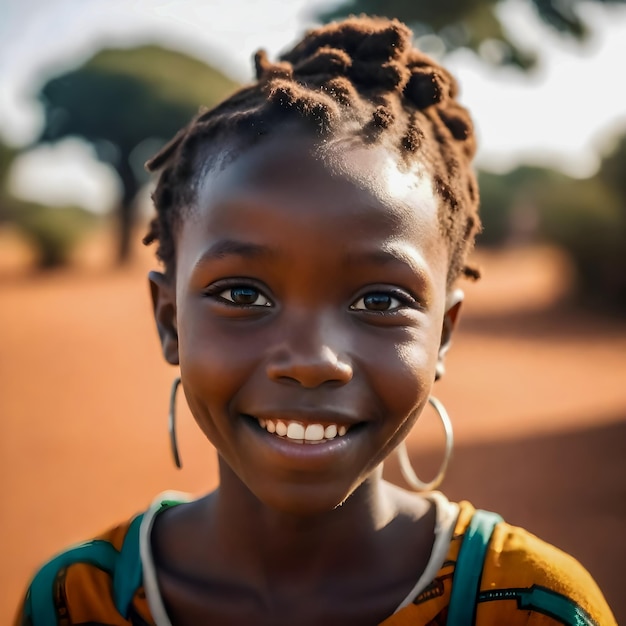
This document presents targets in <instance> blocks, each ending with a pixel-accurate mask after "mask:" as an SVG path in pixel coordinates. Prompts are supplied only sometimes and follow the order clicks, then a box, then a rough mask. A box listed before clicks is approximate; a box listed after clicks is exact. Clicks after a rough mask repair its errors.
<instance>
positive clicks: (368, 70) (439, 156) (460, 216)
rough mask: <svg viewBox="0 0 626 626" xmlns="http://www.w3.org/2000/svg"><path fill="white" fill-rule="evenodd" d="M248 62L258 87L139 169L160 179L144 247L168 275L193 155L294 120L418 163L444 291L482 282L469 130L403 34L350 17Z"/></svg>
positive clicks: (447, 78) (389, 24) (450, 90)
mask: <svg viewBox="0 0 626 626" xmlns="http://www.w3.org/2000/svg"><path fill="white" fill-rule="evenodd" d="M254 62H255V67H256V82H254V83H252V84H251V85H248V86H246V87H243V88H242V89H240V90H239V91H236V92H235V93H234V94H233V95H231V96H230V97H228V98H226V99H225V100H224V101H222V102H221V103H220V104H218V105H217V106H215V107H214V108H213V109H210V110H201V111H200V112H199V114H198V115H197V116H196V117H195V118H194V119H193V120H192V121H191V122H190V123H189V124H188V125H187V126H185V127H184V128H182V129H181V130H180V131H179V132H178V133H177V134H176V136H175V137H174V138H173V139H172V140H171V141H170V142H169V143H168V144H167V145H166V146H165V147H164V148H162V149H161V150H160V152H158V153H157V154H156V155H155V156H154V157H153V158H152V159H151V160H150V161H148V163H147V164H146V167H147V168H148V170H149V171H152V172H154V171H157V170H160V176H159V178H158V182H157V186H156V189H155V191H154V193H153V201H154V205H155V208H156V216H155V217H154V219H153V220H152V221H151V223H150V227H149V231H148V233H147V235H146V236H145V238H144V240H143V241H144V243H145V244H150V243H152V242H158V249H157V256H158V257H159V259H160V260H161V261H162V262H163V264H164V265H165V270H166V273H170V272H172V271H173V270H174V265H175V255H176V250H175V231H176V228H177V226H178V223H179V220H180V219H181V214H182V211H183V208H184V207H188V206H191V205H193V203H194V201H195V199H196V198H195V194H196V190H197V185H196V184H195V183H196V182H197V178H198V174H199V172H198V154H199V151H200V150H201V149H204V148H206V146H210V145H211V144H217V142H218V141H222V140H223V139H224V138H229V137H231V136H236V137H241V138H242V139H244V140H245V141H248V142H249V143H250V144H252V143H254V142H258V141H261V140H262V139H263V138H264V137H267V136H268V135H271V134H272V133H276V130H277V128H280V126H281V123H285V122H288V121H292V120H297V121H298V123H302V124H304V125H306V126H307V127H308V128H309V129H310V130H311V131H312V132H313V133H314V134H315V135H317V136H318V137H319V138H320V139H328V138H332V137H337V136H341V135H342V134H343V135H345V134H346V133H348V132H349V133H352V134H353V135H355V134H356V135H357V136H359V137H360V138H361V140H362V141H363V143H364V144H376V143H380V142H382V141H383V140H384V141H385V143H386V145H392V146H394V147H395V149H396V150H397V153H398V157H399V158H401V159H403V160H404V161H405V162H407V163H408V164H410V163H412V162H421V163H424V164H425V165H426V166H427V167H428V168H429V171H430V173H431V175H432V177H433V181H434V186H435V193H436V194H437V196H438V197H439V199H440V206H439V223H440V227H441V231H442V233H443V235H444V237H445V239H446V242H447V244H448V247H449V255H450V257H449V258H450V262H449V266H448V275H447V282H448V286H450V285H452V283H454V281H455V280H456V279H457V278H458V277H459V276H460V275H465V276H467V277H470V278H473V279H477V278H478V277H479V272H478V271H477V270H476V269H475V268H473V267H470V266H469V265H468V264H467V257H468V255H469V253H470V251H471V249H472V248H473V245H474V239H475V236H476V234H477V232H478V231H479V230H480V218H479V216H478V187H477V183H476V177H475V174H474V171H473V168H472V165H471V161H472V159H473V156H474V154H475V151H476V142H475V136H474V131H473V125H472V121H471V118H470V116H469V114H468V112H467V110H466V109H465V108H464V107H463V106H461V105H460V104H459V102H458V101H457V96H458V87H457V83H456V81H455V80H454V78H453V77H452V76H451V75H450V74H449V72H448V71H447V70H445V69H444V68H443V67H442V66H441V65H439V64H438V63H436V62H435V61H434V60H433V59H431V58H430V57H428V56H427V55H426V54H424V53H423V52H421V51H420V50H418V49H417V48H415V47H414V46H413V43H412V33H411V31H410V30H409V28H408V27H407V26H405V25H404V24H402V23H401V22H399V21H397V20H388V19H382V18H373V17H366V16H361V17H351V18H349V19H346V20H344V21H341V22H336V23H331V24H328V25H326V26H322V27H320V28H316V29H313V30H310V31H309V32H307V33H306V34H305V36H304V37H303V38H302V40H301V41H300V42H299V43H297V44H296V45H295V46H294V47H293V48H292V49H291V50H289V51H288V52H286V53H284V54H283V55H282V56H281V57H280V59H279V61H278V62H277V63H272V62H270V61H269V60H268V58H267V55H266V53H265V52H264V51H262V50H261V51H259V52H257V53H256V55H255V58H254ZM244 145H245V144H244ZM205 153H206V150H205Z"/></svg>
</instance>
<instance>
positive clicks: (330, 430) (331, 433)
mask: <svg viewBox="0 0 626 626" xmlns="http://www.w3.org/2000/svg"><path fill="white" fill-rule="evenodd" d="M336 436H337V427H336V426H335V425H334V424H331V425H330V426H326V429H325V430H324V439H334V438H335V437H336Z"/></svg>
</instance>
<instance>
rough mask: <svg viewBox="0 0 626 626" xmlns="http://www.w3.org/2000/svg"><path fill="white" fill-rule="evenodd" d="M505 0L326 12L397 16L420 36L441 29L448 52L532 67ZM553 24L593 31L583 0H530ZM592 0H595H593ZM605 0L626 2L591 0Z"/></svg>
mask: <svg viewBox="0 0 626 626" xmlns="http://www.w3.org/2000/svg"><path fill="white" fill-rule="evenodd" d="M504 1H505V0H438V1H436V2H416V1H415V0H344V2H343V3H342V4H340V5H339V6H338V7H336V8H334V9H332V10H329V11H326V12H324V13H322V14H321V15H320V16H319V17H320V18H321V19H322V20H323V21H331V20H334V19H340V18H344V17H346V16H348V15H351V14H359V13H367V14H369V15H380V16H385V17H397V18H398V19H400V20H402V21H403V22H406V23H407V24H409V25H410V26H411V27H412V28H413V29H414V31H415V33H416V35H418V36H419V35H424V34H435V35H436V36H437V37H438V38H439V39H440V40H441V41H442V42H443V43H444V45H445V47H446V49H447V50H448V51H451V50H455V49H457V48H469V49H471V50H473V51H474V52H475V53H477V54H478V55H479V56H480V57H481V58H482V59H483V60H484V61H486V62H488V63H490V64H494V65H515V66H517V67H520V68H522V69H529V68H531V67H532V66H533V65H534V63H535V60H536V59H535V56H534V55H533V54H530V53H528V52H526V51H524V50H522V49H521V48H519V47H518V46H517V45H516V44H515V43H514V42H513V41H512V40H511V39H510V38H509V37H508V35H507V34H506V32H505V29H504V27H503V24H502V22H501V20H500V17H499V15H498V8H499V5H501V4H502V3H503V2H504ZM525 1H526V2H528V3H530V4H531V6H532V7H533V8H534V10H535V12H536V13H537V15H538V17H539V18H540V19H541V20H542V21H543V22H544V23H546V24H548V25H549V26H550V27H552V28H554V29H556V30H557V31H559V32H561V33H564V34H566V35H569V36H571V37H573V38H575V39H578V40H582V39H584V38H585V36H586V35H587V33H588V28H587V25H586V23H585V21H584V19H583V17H582V15H581V12H580V6H581V5H582V4H583V0H565V1H564V0H525ZM588 1H589V0H588ZM591 1H592V2H596V3H600V4H624V2H626V0H591Z"/></svg>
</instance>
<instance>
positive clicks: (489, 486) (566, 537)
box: [386, 415, 626, 624]
mask: <svg viewBox="0 0 626 626" xmlns="http://www.w3.org/2000/svg"><path fill="white" fill-rule="evenodd" d="M620 417H621V421H620ZM602 421H603V422H606V421H607V420H602ZM610 421H611V422H612V423H610V424H609V425H605V426H599V427H597V428H593V429H589V430H584V431H578V432H570V433H563V434H557V435H551V436H544V437H541V438H525V439H518V440H514V441H499V442H493V443H486V444H474V445H471V444H470V445H461V446H459V447H457V448H456V449H455V452H454V458H453V460H452V463H451V465H450V468H449V470H448V474H447V476H446V480H445V482H444V484H443V485H442V490H443V491H445V493H446V495H447V496H448V497H449V498H450V499H451V500H459V499H466V500H470V501H471V502H472V503H473V504H474V505H475V506H476V507H479V508H484V509H488V510H493V511H497V512H498V513H500V514H501V515H502V516H503V517H504V518H505V519H506V520H507V521H508V522H510V523H512V524H515V525H518V526H523V527H524V528H526V529H528V530H530V531H531V532H533V533H535V534H536V535H539V536H540V537H541V538H543V539H545V540H546V541H548V542H550V543H552V544H554V545H556V546H558V547H559V548H561V549H563V550H565V551H566V552H569V553H570V554H572V555H574V556H575V557H576V558H577V559H579V560H580V561H581V562H582V563H583V564H584V565H585V567H586V568H587V569H588V570H589V571H590V572H591V574H592V575H593V576H594V578H595V579H596V581H597V582H598V584H599V585H600V587H601V589H602V590H603V592H604V594H605V596H606V598H607V600H608V602H609V604H610V605H611V608H612V609H613V612H614V613H615V617H616V618H617V622H618V623H620V624H622V623H624V624H626V596H625V595H624V592H623V590H624V564H625V562H626V541H624V534H625V533H626V445H625V444H626V415H623V416H614V419H612V420H610ZM409 452H410V454H411V458H412V459H413V460H414V465H415V468H416V471H418V474H421V475H423V476H425V477H427V476H429V475H430V476H432V475H433V474H434V473H435V472H436V471H437V467H438V464H439V463H440V461H441V454H440V452H433V451H432V450H420V449H419V446H417V445H413V446H411V448H410V450H409ZM386 475H387V476H388V478H389V479H391V480H393V481H394V482H398V483H399V484H403V482H402V479H401V478H400V474H399V470H398V466H397V464H396V463H395V460H394V461H392V462H390V463H389V467H387V468H386Z"/></svg>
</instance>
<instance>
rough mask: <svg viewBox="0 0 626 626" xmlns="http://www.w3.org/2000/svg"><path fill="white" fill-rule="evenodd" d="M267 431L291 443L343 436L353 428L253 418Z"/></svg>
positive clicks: (329, 439)
mask: <svg viewBox="0 0 626 626" xmlns="http://www.w3.org/2000/svg"><path fill="white" fill-rule="evenodd" d="M253 419H254V420H255V421H256V422H257V424H258V425H259V426H260V427H261V428H262V429H263V430H265V431H267V432H268V433H270V434H272V435H275V436H277V437H280V438H281V439H288V440H289V441H291V442H293V443H300V444H319V443H324V442H326V441H332V440H333V439H336V438H337V437H343V436H345V435H346V433H347V432H348V431H349V430H350V429H351V428H353V426H345V425H343V424H303V423H302V422H296V421H288V420H272V419H262V418H259V419H257V418H253Z"/></svg>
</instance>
